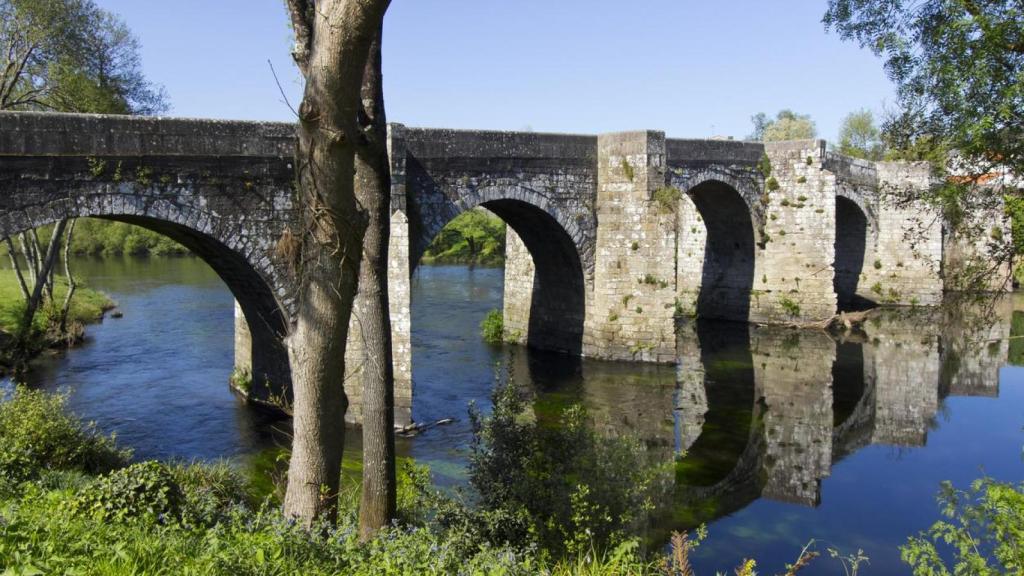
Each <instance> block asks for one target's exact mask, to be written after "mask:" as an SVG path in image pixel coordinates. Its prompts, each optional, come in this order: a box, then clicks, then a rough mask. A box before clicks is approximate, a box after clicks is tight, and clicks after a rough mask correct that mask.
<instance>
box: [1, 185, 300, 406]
mask: <svg viewBox="0 0 1024 576" xmlns="http://www.w3.org/2000/svg"><path fill="white" fill-rule="evenodd" d="M182 192H183V193H181V194H177V195H176V196H175V198H176V199H177V200H176V201H172V200H171V199H170V197H169V196H168V197H162V196H160V195H159V194H157V193H154V192H153V190H152V189H147V188H146V187H142V186H138V185H135V184H130V183H122V184H101V185H97V184H95V183H81V182H78V183H73V182H59V181H47V182H36V183H35V184H34V189H33V190H31V191H30V192H29V193H27V194H20V193H19V191H18V190H17V189H15V190H14V193H12V194H11V196H10V197H9V198H8V201H7V202H4V203H3V206H0V207H2V208H3V210H2V211H0V238H3V237H7V236H13V235H15V234H18V233H20V232H23V231H25V230H28V229H31V228H38V227H40V226H45V225H48V224H53V223H54V222H57V221H59V220H61V219H65V218H99V219H105V220H112V221H118V222H125V223H128V224H133V225H136V226H140V227H143V228H147V229H149V230H152V231H154V232H157V233H159V234H162V235H164V236H167V237H168V238H171V239H172V240H174V241H176V242H178V243H180V244H181V245H183V246H185V247H186V248H188V249H189V250H190V251H192V252H193V253H194V254H195V255H196V256H198V257H199V258H201V259H203V261H205V262H206V263H207V264H208V265H210V267H211V268H212V269H213V271H214V272H216V274H217V275H218V276H219V277H220V278H221V280H223V281H224V283H225V285H226V286H227V287H228V289H229V290H230V291H231V293H232V295H233V296H234V297H235V300H236V301H237V302H238V306H239V307H240V308H241V310H242V312H243V314H244V316H245V320H246V323H247V325H248V331H249V333H250V336H251V346H252V350H251V354H250V357H251V361H252V366H251V370H252V375H253V388H252V390H250V391H249V395H250V396H251V397H252V398H254V399H259V400H271V399H274V398H277V399H280V398H281V394H283V393H286V392H287V391H288V390H290V383H291V373H290V370H289V364H288V355H287V351H286V349H285V346H284V336H285V334H286V333H287V330H288V322H289V320H288V318H289V311H288V307H287V306H286V305H282V304H281V301H280V300H279V297H283V296H285V295H286V294H287V291H286V289H285V288H284V283H283V282H282V280H283V279H282V278H280V276H279V275H278V274H277V272H276V271H275V270H274V268H273V265H272V263H271V261H270V258H269V257H266V256H263V254H264V253H265V252H264V250H265V249H266V246H265V245H264V244H265V243H266V242H267V240H266V239H265V238H257V237H255V235H254V237H252V238H250V237H248V235H246V234H245V233H242V232H241V231H240V227H239V226H237V223H229V222H227V221H226V219H223V218H220V217H218V216H217V215H215V214H213V213H210V212H209V211H207V210H205V209H204V207H203V202H202V201H201V200H200V199H199V197H198V196H190V195H189V194H188V193H185V192H184V191H182ZM32 198H36V199H38V198H48V199H51V200H49V201H42V202H32V201H31V199H32ZM185 198H190V200H191V201H183V199H185ZM261 249H263V250H261Z"/></svg>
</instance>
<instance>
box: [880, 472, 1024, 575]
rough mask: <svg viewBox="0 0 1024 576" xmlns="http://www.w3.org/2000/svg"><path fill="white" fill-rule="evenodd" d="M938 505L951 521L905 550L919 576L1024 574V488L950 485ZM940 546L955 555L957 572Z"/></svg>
mask: <svg viewBox="0 0 1024 576" xmlns="http://www.w3.org/2000/svg"><path fill="white" fill-rule="evenodd" d="M939 503H940V505H941V507H942V515H943V516H945V517H946V519H945V520H940V521H939V522H936V523H935V524H933V525H932V526H931V528H929V529H928V530H927V531H926V532H923V533H921V534H919V535H918V536H914V537H911V538H909V539H908V540H907V543H906V544H905V545H903V546H902V547H901V548H900V552H901V556H902V558H903V561H904V562H906V563H907V564H909V565H910V566H911V567H913V570H914V574H915V576H932V575H940V574H972V575H977V576H995V575H998V574H1020V573H1021V572H1022V571H1024V484H1019V485H1013V484H1007V483H1001V482H996V481H994V480H992V479H989V478H982V479H979V480H976V481H974V482H973V483H972V484H971V487H970V489H969V490H957V489H956V488H954V487H953V485H952V484H950V483H948V482H946V483H944V484H943V485H942V488H941V490H940V492H939ZM940 547H942V548H943V549H945V550H948V551H951V552H952V557H953V564H952V569H950V566H949V565H948V564H947V563H946V560H944V554H942V553H941V552H940Z"/></svg>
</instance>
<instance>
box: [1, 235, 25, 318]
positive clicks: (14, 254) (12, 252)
mask: <svg viewBox="0 0 1024 576" xmlns="http://www.w3.org/2000/svg"><path fill="white" fill-rule="evenodd" d="M4 242H5V243H6V244H7V255H8V256H10V258H11V268H12V269H14V275H15V276H17V277H18V287H20V288H21V295H22V297H23V298H24V299H25V301H26V302H28V299H29V292H28V284H26V283H25V275H24V274H22V273H21V263H20V262H18V251H17V250H16V249H15V248H14V242H13V241H12V240H11V237H10V236H8V237H6V238H4Z"/></svg>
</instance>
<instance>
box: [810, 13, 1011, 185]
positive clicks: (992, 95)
mask: <svg viewBox="0 0 1024 576" xmlns="http://www.w3.org/2000/svg"><path fill="white" fill-rule="evenodd" d="M824 23H825V26H826V27H827V28H829V29H835V30H836V31H837V32H838V33H839V35H840V37H842V38H843V39H844V40H855V41H857V42H859V43H860V45H861V46H862V47H865V48H868V49H870V50H871V51H872V52H874V53H875V54H876V55H878V56H881V57H883V58H884V59H885V69H886V72H887V73H888V75H889V77H890V78H891V79H892V80H893V81H894V82H895V83H896V88H897V98H898V102H899V107H900V110H899V112H898V113H897V114H895V115H894V116H893V117H892V118H890V119H889V120H888V121H887V122H886V123H885V126H884V127H883V129H884V132H885V133H886V139H887V140H889V141H890V142H891V143H892V144H893V146H894V147H895V148H897V149H899V150H913V149H915V147H916V148H918V149H919V152H918V155H926V154H927V152H928V149H933V148H936V147H948V148H951V149H955V150H956V151H957V153H958V154H959V155H961V156H962V157H963V158H964V159H965V162H964V163H962V167H970V169H971V171H973V172H975V173H976V174H978V175H981V174H987V173H990V172H992V171H993V170H996V169H998V168H999V167H1006V168H1008V169H1009V170H1010V171H1012V172H1013V173H1015V174H1024V6H1022V5H1021V3H1020V1H1019V0H955V1H949V2H910V1H907V0H829V6H828V11H827V12H826V13H825V17H824ZM922 145H925V146H923V147H924V148H926V149H925V150H920V148H921V147H922Z"/></svg>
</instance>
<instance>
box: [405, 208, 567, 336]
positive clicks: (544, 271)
mask: <svg viewBox="0 0 1024 576" xmlns="http://www.w3.org/2000/svg"><path fill="white" fill-rule="evenodd" d="M479 206H482V207H484V208H486V209H487V210H489V211H491V212H492V213H494V214H495V215H496V216H498V217H499V218H501V219H502V220H504V221H505V223H506V224H508V225H509V226H510V227H512V229H513V230H514V231H515V232H516V234H517V235H518V236H519V238H520V239H521V240H522V241H523V244H525V245H526V249H527V250H528V251H529V253H530V257H531V258H532V259H533V265H534V275H533V291H532V295H531V300H530V323H529V329H528V333H527V337H526V342H527V346H529V347H530V348H535V349H539V350H547V351H553V352H561V353H564V354H570V355H573V356H579V355H580V354H582V351H583V322H584V316H585V310H586V292H585V284H584V277H583V265H582V263H581V260H580V255H579V251H578V250H577V247H576V246H577V244H576V242H575V241H574V240H573V238H572V236H570V234H569V233H568V232H567V231H566V230H565V228H564V227H563V226H562V224H561V223H559V221H558V220H556V219H555V218H554V217H553V216H552V215H551V214H549V213H548V212H547V211H545V210H543V209H541V208H539V207H537V206H534V205H533V204H530V203H528V202H524V201H521V200H513V199H495V200H487V201H484V202H481V203H480V204H479ZM472 208H475V206H473V207H466V209H467V210H469V209H472ZM452 218H454V215H452ZM439 229H440V227H439ZM418 252H420V255H421V253H422V251H418ZM419 260H420V257H419V255H417V256H416V257H415V261H414V262H413V263H412V264H413V268H415V267H416V266H418V265H419Z"/></svg>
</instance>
